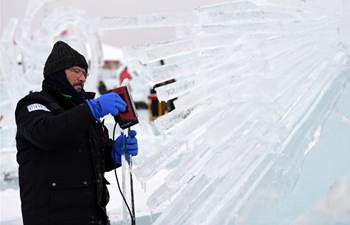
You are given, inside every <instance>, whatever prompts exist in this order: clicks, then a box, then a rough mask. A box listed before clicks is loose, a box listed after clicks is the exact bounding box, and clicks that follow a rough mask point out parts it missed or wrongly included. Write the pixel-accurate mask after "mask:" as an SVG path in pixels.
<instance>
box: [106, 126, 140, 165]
mask: <svg viewBox="0 0 350 225" xmlns="http://www.w3.org/2000/svg"><path fill="white" fill-rule="evenodd" d="M124 144H125V158H126V160H127V161H128V162H129V161H130V156H136V155H137V153H138V144H137V139H136V131H134V130H131V131H129V134H128V137H126V136H125V134H120V135H119V137H118V138H117V140H115V143H114V145H113V150H112V158H113V161H114V162H115V163H116V164H119V165H121V164H122V163H121V162H122V159H121V156H122V151H123V146H124Z"/></svg>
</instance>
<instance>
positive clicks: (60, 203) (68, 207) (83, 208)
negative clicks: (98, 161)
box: [49, 178, 93, 219]
mask: <svg viewBox="0 0 350 225" xmlns="http://www.w3.org/2000/svg"><path fill="white" fill-rule="evenodd" d="M49 185H50V201H49V214H50V217H51V218H58V219H73V218H83V217H85V216H86V215H87V214H89V213H90V212H91V205H92V201H93V193H92V191H91V188H90V187H91V185H92V184H90V182H89V181H88V180H87V179H83V178H76V179H72V178H51V179H49Z"/></svg>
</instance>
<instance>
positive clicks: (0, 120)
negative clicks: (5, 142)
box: [0, 115, 4, 129]
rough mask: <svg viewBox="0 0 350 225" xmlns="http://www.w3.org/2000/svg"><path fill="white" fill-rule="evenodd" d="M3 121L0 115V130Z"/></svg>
mask: <svg viewBox="0 0 350 225" xmlns="http://www.w3.org/2000/svg"><path fill="white" fill-rule="evenodd" d="M3 120H4V116H3V115H0V129H1V128H2V121H3Z"/></svg>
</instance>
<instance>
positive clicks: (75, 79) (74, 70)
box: [64, 66, 87, 92]
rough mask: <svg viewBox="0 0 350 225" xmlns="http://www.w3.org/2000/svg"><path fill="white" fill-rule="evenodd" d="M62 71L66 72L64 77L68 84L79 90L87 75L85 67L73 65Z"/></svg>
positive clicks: (82, 86)
mask: <svg viewBox="0 0 350 225" xmlns="http://www.w3.org/2000/svg"><path fill="white" fill-rule="evenodd" d="M64 72H65V73H66V77H67V80H68V81H69V83H70V85H72V87H73V88H74V89H75V90H76V91H77V92H80V91H81V90H82V89H83V88H84V84H85V81H86V77H87V73H86V71H85V69H83V68H81V67H79V66H73V67H71V68H68V69H66V70H64Z"/></svg>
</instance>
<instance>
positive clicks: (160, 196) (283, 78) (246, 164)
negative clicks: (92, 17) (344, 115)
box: [108, 1, 349, 225]
mask: <svg viewBox="0 0 350 225" xmlns="http://www.w3.org/2000/svg"><path fill="white" fill-rule="evenodd" d="M289 3H290V4H287V3H285V2H284V3H283V4H282V3H278V2H277V1H259V2H255V1H231V2H225V3H222V4H217V5H212V6H204V7H201V8H199V9H196V10H195V11H194V12H193V13H192V14H182V15H180V14H179V15H149V16H147V15H146V16H138V17H134V18H108V20H109V22H110V24H109V26H112V25H113V24H114V26H115V27H123V26H125V27H127V28H133V27H134V28H138V27H150V28H152V27H157V26H174V27H175V28H176V29H177V34H178V37H177V39H175V40H171V41H165V42H162V43H153V44H149V45H145V46H139V47H135V48H132V49H127V50H126V52H127V53H128V56H129V58H130V63H132V62H135V61H137V60H139V61H141V63H137V62H135V64H134V66H135V67H138V68H139V69H140V70H141V71H142V72H143V73H144V74H146V75H147V76H148V77H149V80H150V82H151V83H157V82H160V81H164V80H167V79H169V78H175V79H176V83H172V84H170V85H167V86H163V87H160V88H157V89H156V90H157V94H158V96H159V97H160V98H161V99H162V100H168V99H172V98H174V97H178V100H177V101H176V102H175V106H176V110H174V111H173V112H171V113H169V114H167V115H166V116H164V117H161V118H159V119H157V120H156V121H155V126H156V128H157V130H158V132H160V134H161V135H163V141H162V142H161V143H159V146H158V148H153V151H148V149H147V154H144V155H143V159H142V162H141V165H140V166H139V167H138V169H137V171H136V174H137V175H139V177H140V178H141V179H143V180H144V182H145V183H147V180H148V179H150V178H152V177H153V176H157V174H158V173H160V172H164V171H166V172H168V173H169V174H168V176H167V177H166V179H165V182H164V184H162V185H161V186H160V187H159V189H158V190H156V191H155V192H154V193H153V195H152V196H151V197H150V198H149V199H148V204H149V206H150V208H151V209H152V210H154V211H161V212H162V214H161V216H160V217H159V218H158V219H157V220H156V222H155V224H168V225H169V224H269V225H270V224H289V223H291V222H292V221H293V217H292V216H291V217H288V218H287V219H282V217H281V215H282V214H283V213H282V212H281V208H283V207H285V205H283V200H284V199H285V198H286V196H288V195H289V194H290V193H291V191H292V190H293V188H294V187H295V186H296V184H297V182H298V178H299V177H300V176H301V174H302V172H301V171H302V168H303V165H304V162H305V158H306V155H308V154H309V153H310V152H312V151H313V149H315V146H318V143H319V141H320V137H321V134H322V133H323V132H324V129H326V128H325V127H324V123H325V121H327V120H328V118H329V115H330V114H331V113H332V112H333V110H334V108H333V106H334V104H337V98H338V97H339V95H341V93H342V90H344V86H345V85H347V84H348V82H349V73H347V72H345V71H346V66H347V65H348V62H349V58H348V54H349V52H348V50H347V47H346V44H345V43H344V41H342V38H341V35H340V34H341V33H342V32H344V30H345V29H346V27H342V26H341V22H340V21H341V18H342V15H343V14H342V13H343V11H342V7H341V6H342V4H341V3H342V1H336V2H332V3H329V2H323V1H322V2H318V3H317V2H315V1H294V2H293V1H289ZM189 22H190V24H191V25H189ZM133 60H134V61H133ZM159 60H163V62H165V65H164V66H159V64H157V63H156V62H158V61H159ZM338 132H344V131H338ZM315 188H316V189H317V188H318V187H315ZM294 216H295V215H294Z"/></svg>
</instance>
